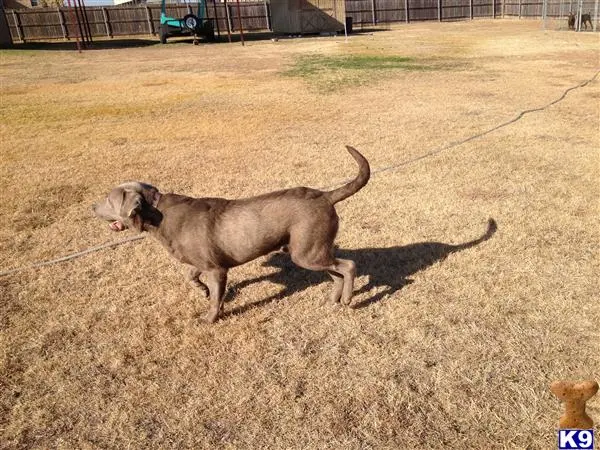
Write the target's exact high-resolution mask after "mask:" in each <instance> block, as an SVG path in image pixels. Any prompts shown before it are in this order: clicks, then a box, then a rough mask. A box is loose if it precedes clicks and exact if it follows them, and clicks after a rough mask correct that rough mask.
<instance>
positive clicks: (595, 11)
mask: <svg viewBox="0 0 600 450" xmlns="http://www.w3.org/2000/svg"><path fill="white" fill-rule="evenodd" d="M597 23H598V0H596V4H595V6H594V26H593V28H594V31H596V28H597V25H596V24H597Z"/></svg>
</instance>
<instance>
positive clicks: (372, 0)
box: [371, 0, 377, 25]
mask: <svg viewBox="0 0 600 450" xmlns="http://www.w3.org/2000/svg"><path fill="white" fill-rule="evenodd" d="M371 15H372V18H373V25H375V24H376V23H377V10H376V7H375V0H371Z"/></svg>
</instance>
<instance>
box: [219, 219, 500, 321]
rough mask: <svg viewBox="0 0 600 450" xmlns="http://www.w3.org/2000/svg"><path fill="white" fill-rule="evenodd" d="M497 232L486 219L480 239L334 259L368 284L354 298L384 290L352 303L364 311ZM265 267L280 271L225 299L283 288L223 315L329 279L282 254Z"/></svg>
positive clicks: (245, 283) (378, 250) (240, 285)
mask: <svg viewBox="0 0 600 450" xmlns="http://www.w3.org/2000/svg"><path fill="white" fill-rule="evenodd" d="M496 230H497V225H496V222H495V221H494V219H489V221H488V228H487V230H486V232H485V233H484V234H483V235H482V236H481V237H479V238H477V239H474V240H472V241H469V242H465V243H463V244H457V245H452V244H444V243H441V242H420V243H417V244H411V245H405V246H398V247H389V248H361V249H355V250H343V249H338V250H337V251H336V252H335V253H336V256H337V257H340V258H345V259H351V260H353V261H354V262H355V263H356V266H357V276H361V275H367V276H368V279H369V281H368V283H367V284H366V285H364V286H362V287H361V288H360V289H358V290H356V291H355V292H354V295H355V296H356V295H359V294H362V293H365V292H369V291H371V290H372V289H374V288H380V287H384V289H383V290H380V291H379V292H377V293H376V294H375V295H373V296H372V297H370V298H367V299H364V300H361V301H359V302H353V307H354V308H364V307H366V306H369V305H371V304H373V303H375V302H378V301H380V300H382V299H383V298H384V297H386V296H387V295H391V294H393V293H394V292H397V291H398V290H400V289H402V288H403V287H404V286H406V285H408V284H410V283H412V280H410V279H409V277H410V276H411V275H414V274H415V273H417V272H420V271H421V270H424V269H426V268H427V267H429V266H431V265H433V264H435V263H436V262H438V261H442V260H444V259H445V258H447V257H448V255H450V254H452V253H456V252H460V251H462V250H466V249H469V248H471V247H474V246H476V245H479V244H480V243H482V242H484V241H487V240H488V239H490V238H491V237H492V236H493V235H494V233H495V232H496ZM264 265H265V266H267V267H275V268H277V269H279V270H277V271H276V272H273V273H270V274H268V275H263V276H260V277H257V278H253V279H249V280H244V281H242V282H240V283H237V284H236V285H234V286H232V287H231V288H230V289H229V290H228V293H227V296H226V299H225V300H226V301H230V300H232V299H233V298H234V297H235V292H236V291H237V290H239V289H243V288H244V287H247V286H249V285H252V284H254V283H259V282H261V281H270V282H271V283H276V284H280V285H282V286H283V289H282V290H281V291H280V292H279V293H277V294H275V295H272V296H270V297H267V298H265V299H262V300H259V301H257V302H253V303H250V304H246V305H243V306H239V307H235V308H233V309H231V310H230V311H228V312H226V313H225V315H233V314H241V313H243V312H245V311H247V310H249V309H251V308H255V307H258V306H262V305H266V304H268V303H271V302H273V301H276V300H280V299H282V298H284V297H287V296H289V295H291V294H294V293H296V292H300V291H303V290H305V289H307V288H308V287H310V286H314V285H316V284H320V283H322V282H324V281H326V280H330V278H329V277H328V276H327V275H326V274H324V273H322V272H313V271H309V270H305V269H302V268H300V267H298V266H296V265H295V264H294V263H293V262H292V261H291V260H290V257H289V255H288V254H287V253H283V252H278V253H273V254H271V255H270V256H269V258H268V259H267V261H266V262H265V263H264Z"/></svg>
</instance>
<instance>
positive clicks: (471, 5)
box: [469, 0, 473, 20]
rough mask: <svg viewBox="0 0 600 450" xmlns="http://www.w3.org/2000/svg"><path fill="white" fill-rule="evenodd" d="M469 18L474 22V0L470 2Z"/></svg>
mask: <svg viewBox="0 0 600 450" xmlns="http://www.w3.org/2000/svg"><path fill="white" fill-rule="evenodd" d="M469 18H470V19H471V20H473V0H469Z"/></svg>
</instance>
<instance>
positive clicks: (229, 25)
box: [223, 0, 231, 42]
mask: <svg viewBox="0 0 600 450" xmlns="http://www.w3.org/2000/svg"><path fill="white" fill-rule="evenodd" d="M223 3H224V5H225V14H226V15H227V38H228V39H229V42H231V17H230V14H229V6H228V5H227V0H223Z"/></svg>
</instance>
